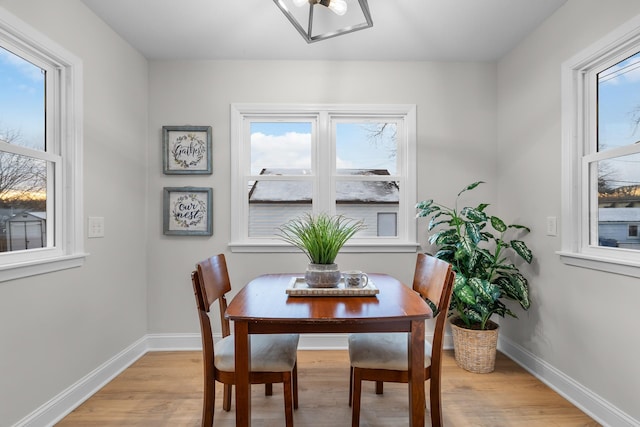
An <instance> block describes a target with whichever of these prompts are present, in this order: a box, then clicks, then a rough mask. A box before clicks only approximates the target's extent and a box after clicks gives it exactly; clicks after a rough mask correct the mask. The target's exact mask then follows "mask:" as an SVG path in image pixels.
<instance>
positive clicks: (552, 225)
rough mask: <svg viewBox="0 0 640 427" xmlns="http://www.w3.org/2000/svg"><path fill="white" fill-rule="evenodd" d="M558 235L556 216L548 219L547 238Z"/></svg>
mask: <svg viewBox="0 0 640 427" xmlns="http://www.w3.org/2000/svg"><path fill="white" fill-rule="evenodd" d="M557 235H558V219H557V218H556V217H555V216H548V217H547V236H557Z"/></svg>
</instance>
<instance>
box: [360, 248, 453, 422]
mask: <svg viewBox="0 0 640 427" xmlns="http://www.w3.org/2000/svg"><path fill="white" fill-rule="evenodd" d="M454 277H455V273H454V272H453V271H452V269H451V265H450V264H449V263H447V262H445V261H442V260H440V259H437V258H435V257H433V256H430V255H425V254H418V257H417V260H416V268H415V273H414V277H413V290H414V291H416V292H418V293H419V294H420V295H421V296H422V297H423V298H424V299H425V300H426V301H427V302H428V303H429V305H430V306H431V308H432V310H433V311H434V317H435V329H434V333H433V339H432V341H431V343H429V342H425V357H424V366H425V380H427V379H430V380H431V381H430V387H429V397H430V402H431V425H432V426H433V427H440V426H442V409H441V403H440V374H441V370H442V342H443V338H444V328H445V321H446V318H447V312H448V309H449V303H450V301H451V293H452V290H453V280H454ZM408 337H409V334H408V333H405V332H398V333H357V334H350V335H349V361H350V364H351V376H350V381H349V405H350V406H352V415H351V425H352V427H357V426H359V425H360V401H361V390H362V381H363V380H367V381H375V382H376V394H382V392H383V383H384V382H385V381H386V382H395V383H408V382H409V371H408V362H407V358H408V357H407V351H408Z"/></svg>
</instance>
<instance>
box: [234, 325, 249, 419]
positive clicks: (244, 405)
mask: <svg viewBox="0 0 640 427" xmlns="http://www.w3.org/2000/svg"><path fill="white" fill-rule="evenodd" d="M234 334H235V335H234V337H235V364H236V384H235V385H236V427H249V426H251V384H250V383H249V372H250V370H251V360H250V357H249V355H250V354H251V341H250V340H249V324H248V323H247V322H241V321H238V320H236V321H235V322H234Z"/></svg>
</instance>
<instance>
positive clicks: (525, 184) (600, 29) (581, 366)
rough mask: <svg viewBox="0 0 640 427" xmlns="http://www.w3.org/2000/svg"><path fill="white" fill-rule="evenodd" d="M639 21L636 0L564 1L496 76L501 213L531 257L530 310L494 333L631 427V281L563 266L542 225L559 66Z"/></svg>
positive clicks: (552, 193) (552, 177)
mask: <svg viewBox="0 0 640 427" xmlns="http://www.w3.org/2000/svg"><path fill="white" fill-rule="evenodd" d="M639 13H640V2H638V1H637V0H615V1H612V0H608V1H606V2H604V1H600V0H569V2H567V3H566V4H565V6H563V7H562V8H561V9H560V10H559V11H558V12H557V13H556V14H555V15H553V16H552V17H551V18H550V19H549V20H547V21H546V22H545V23H544V24H543V25H542V26H541V27H540V28H539V29H538V30H537V31H536V32H534V33H533V34H532V35H531V36H530V37H528V38H527V39H526V40H525V41H524V42H523V43H522V44H521V45H520V46H519V47H518V48H517V49H515V50H514V51H512V52H511V53H510V54H509V55H507V57H505V58H504V59H503V60H502V61H501V62H500V63H499V66H498V94H499V95H498V124H499V126H498V135H499V138H498V141H499V142H498V152H499V168H498V171H499V172H498V174H499V176H498V183H497V184H498V194H499V197H500V208H501V211H502V213H503V214H504V216H505V217H506V218H513V219H517V220H518V221H520V223H523V224H527V225H530V226H531V228H532V229H533V232H532V233H531V235H530V236H529V237H528V238H527V242H529V243H530V244H531V247H532V249H533V251H534V254H535V257H536V258H535V259H536V261H535V264H534V265H533V267H532V268H530V269H528V272H527V273H528V276H529V277H531V278H532V280H531V290H532V292H531V293H532V307H531V309H530V310H529V312H527V313H525V314H523V315H520V319H519V320H509V321H503V322H502V325H503V328H502V332H501V333H502V334H503V336H504V337H508V338H509V339H511V340H513V342H515V343H517V345H520V346H521V347H522V348H523V349H524V350H525V351H526V352H530V353H531V354H532V355H533V356H535V357H537V358H539V359H541V360H542V361H544V362H546V363H547V364H549V365H550V366H552V367H553V368H555V369H557V370H559V371H561V372H562V373H563V374H565V375H567V376H568V377H570V378H571V379H573V380H574V381H577V382H578V383H580V384H581V385H582V386H584V387H586V388H587V389H589V390H590V391H591V392H593V393H595V394H597V395H599V396H600V397H601V398H603V399H604V400H606V401H608V402H610V403H611V404H613V405H615V406H616V407H617V408H619V409H621V410H622V411H624V412H626V413H627V414H628V415H630V416H632V417H633V418H635V420H640V407H639V406H638V391H639V390H640V365H639V364H638V353H639V352H640V339H639V338H638V337H639V336H640V335H639V334H638V330H637V328H636V323H637V322H636V317H637V311H638V304H637V301H638V300H640V281H639V280H638V279H637V278H631V277H626V276H621V275H614V274H608V273H603V272H599V271H595V270H588V269H582V268H577V267H571V266H566V265H564V264H562V263H561V262H560V260H559V257H558V255H556V254H555V251H557V250H559V249H560V238H559V237H549V236H546V235H545V230H546V227H545V218H546V217H547V216H556V217H558V218H559V217H560V201H561V192H560V176H561V175H560V174H561V164H560V150H561V129H560V123H561V116H560V66H561V63H562V62H563V61H565V60H567V59H569V58H570V57H571V56H573V55H574V54H576V53H578V52H580V51H581V50H583V49H584V48H586V47H587V46H589V45H590V44H592V43H594V42H595V41H596V40H598V39H599V38H601V37H603V36H604V35H606V34H607V33H608V32H610V31H612V30H613V29H614V28H615V27H616V26H618V25H620V24H622V23H624V22H625V21H627V20H628V19H629V18H631V17H633V16H635V15H637V14H639ZM559 226H560V227H562V224H559Z"/></svg>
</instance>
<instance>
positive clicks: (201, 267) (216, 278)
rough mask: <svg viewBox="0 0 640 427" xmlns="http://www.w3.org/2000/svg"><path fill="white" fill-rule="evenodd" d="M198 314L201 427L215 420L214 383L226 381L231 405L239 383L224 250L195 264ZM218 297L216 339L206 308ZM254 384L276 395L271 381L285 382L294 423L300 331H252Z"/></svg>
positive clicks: (289, 426)
mask: <svg viewBox="0 0 640 427" xmlns="http://www.w3.org/2000/svg"><path fill="white" fill-rule="evenodd" d="M191 281H192V283H193V290H194V293H195V296H196V305H197V308H198V315H199V319H200V331H201V335H202V350H203V362H204V402H203V408H202V426H203V427H204V426H207V427H209V426H211V425H213V416H214V408H215V403H214V402H215V382H216V381H218V382H220V383H222V384H224V388H223V390H224V391H223V404H222V407H223V409H224V410H225V411H229V410H230V409H231V391H232V385H233V384H235V356H234V355H235V345H234V340H233V335H231V330H230V328H229V320H228V319H225V316H224V314H225V311H226V309H227V299H226V297H225V295H226V293H227V292H229V291H230V290H231V282H230V280H229V273H228V270H227V263H226V259H225V256H224V255H223V254H219V255H215V256H212V257H210V258H208V259H206V260H204V261H201V262H199V263H198V264H197V265H196V270H195V271H193V272H192V273H191ZM216 300H218V302H219V308H220V324H221V327H222V339H221V340H219V341H218V342H216V343H215V344H214V341H213V335H212V331H211V323H210V319H209V315H208V313H209V312H210V308H211V306H212V304H213V303H214V302H215V301H216ZM250 339H251V372H250V374H249V380H250V382H251V384H265V394H266V395H271V394H272V390H273V389H272V384H273V383H283V389H284V410H285V420H286V425H287V427H292V426H293V409H294V408H295V409H297V408H298V368H297V349H298V340H299V335H298V334H269V335H250Z"/></svg>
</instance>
